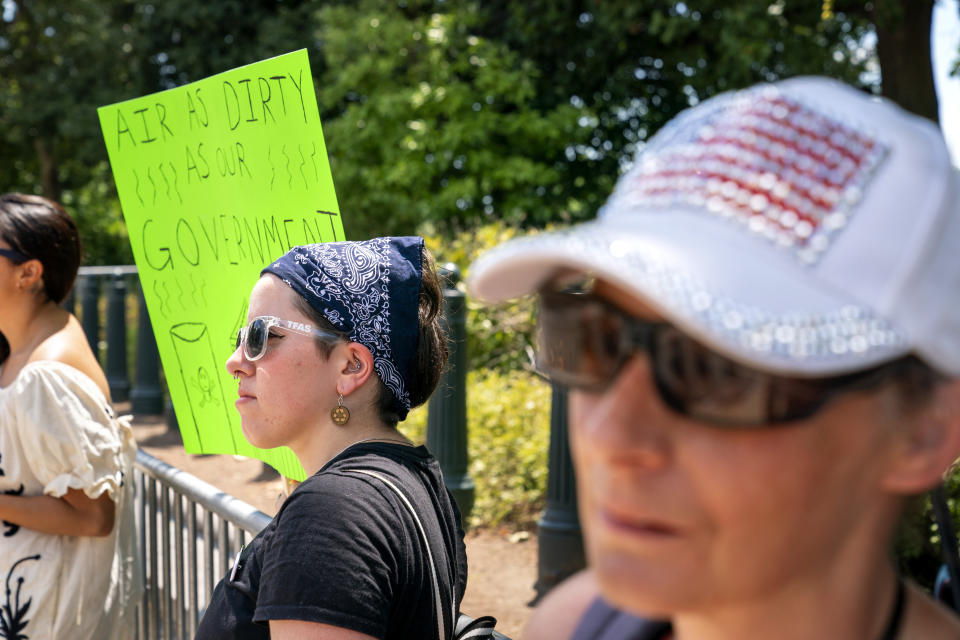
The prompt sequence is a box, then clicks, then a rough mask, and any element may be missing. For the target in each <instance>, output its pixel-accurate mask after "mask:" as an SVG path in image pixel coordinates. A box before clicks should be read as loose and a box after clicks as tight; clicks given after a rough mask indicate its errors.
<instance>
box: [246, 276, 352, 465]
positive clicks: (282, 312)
mask: <svg viewBox="0 0 960 640" xmlns="http://www.w3.org/2000/svg"><path fill="white" fill-rule="evenodd" d="M296 295H297V294H296V293H294V291H293V290H292V289H290V287H288V286H287V285H286V284H284V283H283V282H282V281H281V280H280V279H279V278H277V277H276V276H273V275H271V274H267V275H264V276H263V277H261V278H260V280H258V281H257V284H256V285H255V286H254V287H253V292H252V293H251V294H250V306H249V309H248V311H247V321H248V322H249V321H250V320H252V319H253V318H256V317H258V316H276V317H278V318H282V319H284V320H293V321H296V322H301V323H303V324H307V325H309V324H311V320H310V319H309V318H307V317H306V316H305V315H304V314H303V313H301V312H300V311H298V310H297V308H296V306H295V304H294V302H295V300H296V298H295V296H296ZM266 347H267V348H266V352H265V353H264V355H263V357H261V358H259V359H258V360H256V361H254V362H251V361H250V360H248V359H247V358H246V357H245V356H244V355H243V348H242V346H241V347H240V348H238V349H237V350H236V351H234V352H233V354H232V355H231V356H230V358H229V359H228V360H227V371H228V372H229V373H230V374H231V375H234V374H239V388H238V395H239V398H238V400H237V402H236V407H237V411H238V412H239V413H240V424H241V426H242V428H243V435H244V437H246V439H247V441H248V442H250V444H252V445H254V446H256V447H261V448H264V449H269V448H272V447H278V446H281V445H287V446H289V447H291V448H292V449H293V450H294V452H297V451H298V450H300V449H301V448H302V447H303V446H304V443H305V442H306V441H307V439H309V438H312V437H315V436H316V434H317V433H318V432H319V430H318V429H317V428H316V426H317V425H318V424H319V423H320V422H321V421H322V420H324V418H327V416H328V414H329V412H330V409H331V407H332V406H333V404H335V403H336V397H337V394H336V388H335V379H336V378H335V375H336V372H335V371H333V366H332V364H331V363H330V361H328V360H326V359H324V358H323V357H322V356H321V355H320V352H319V350H318V349H317V346H316V344H315V343H314V339H313V338H311V337H309V336H304V335H300V334H297V333H292V332H285V331H283V330H282V329H280V328H273V329H271V330H270V335H269V337H268V338H267V346H266Z"/></svg>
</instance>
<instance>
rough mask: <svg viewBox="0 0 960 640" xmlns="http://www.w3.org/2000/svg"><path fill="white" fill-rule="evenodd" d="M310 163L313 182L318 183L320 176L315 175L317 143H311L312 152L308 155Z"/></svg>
mask: <svg viewBox="0 0 960 640" xmlns="http://www.w3.org/2000/svg"><path fill="white" fill-rule="evenodd" d="M310 161H311V162H312V163H313V178H314V180H317V181H319V180H320V176H319V175H318V174H317V143H316V141H314V143H313V152H311V153H310Z"/></svg>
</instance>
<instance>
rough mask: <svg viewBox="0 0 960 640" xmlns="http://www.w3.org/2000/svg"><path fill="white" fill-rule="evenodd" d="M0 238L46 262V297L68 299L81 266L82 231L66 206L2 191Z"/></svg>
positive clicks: (21, 251) (44, 281)
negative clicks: (65, 209) (65, 208)
mask: <svg viewBox="0 0 960 640" xmlns="http://www.w3.org/2000/svg"><path fill="white" fill-rule="evenodd" d="M0 238H2V239H3V241H4V242H6V243H7V244H9V245H10V248H11V249H13V250H15V251H18V252H20V253H22V254H23V255H25V256H27V258H29V259H31V260H33V259H36V260H39V261H40V263H41V264H42V265H43V289H44V293H45V294H46V296H47V298H49V299H50V300H53V301H54V302H56V303H57V304H60V303H61V302H63V301H64V300H66V298H67V295H69V293H70V290H71V289H72V288H73V282H74V280H76V278H77V270H78V269H79V268H80V257H81V246H80V233H79V232H78V231H77V225H76V224H75V223H74V222H73V218H71V217H70V214H68V213H67V212H66V211H64V209H63V207H61V206H60V205H59V204H57V203H56V202H54V201H53V200H47V199H46V198H41V197H40V196H31V195H25V194H22V193H5V194H3V195H0Z"/></svg>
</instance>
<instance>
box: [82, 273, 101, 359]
mask: <svg viewBox="0 0 960 640" xmlns="http://www.w3.org/2000/svg"><path fill="white" fill-rule="evenodd" d="M99 305H100V280H99V279H98V278H97V277H96V276H95V275H92V274H91V275H87V276H84V277H83V279H82V280H81V282H80V310H81V312H82V314H83V315H82V316H81V318H80V320H81V325H82V326H83V333H84V335H86V336H87V342H88V343H90V348H91V349H93V355H95V356H97V358H98V359H99V358H100V309H99Z"/></svg>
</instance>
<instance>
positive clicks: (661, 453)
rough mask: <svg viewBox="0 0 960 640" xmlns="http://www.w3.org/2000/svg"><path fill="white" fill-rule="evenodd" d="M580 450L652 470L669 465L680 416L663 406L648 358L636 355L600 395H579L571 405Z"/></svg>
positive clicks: (573, 426) (576, 393) (574, 430)
mask: <svg viewBox="0 0 960 640" xmlns="http://www.w3.org/2000/svg"><path fill="white" fill-rule="evenodd" d="M570 417H571V429H572V431H573V434H574V443H575V446H576V447H577V448H580V449H582V450H584V451H589V452H590V453H591V454H592V455H597V456H601V457H603V458H604V459H606V460H608V461H610V462H620V463H624V464H630V465H631V466H637V465H640V466H642V467H644V468H648V469H651V470H652V469H659V468H662V467H663V466H665V465H667V464H668V463H669V461H670V458H671V455H672V437H673V435H674V433H675V428H674V427H675V426H676V425H674V424H673V423H674V422H675V421H676V416H674V415H673V413H672V412H671V411H670V410H669V409H668V408H667V407H666V405H664V403H663V401H662V400H661V399H660V396H659V394H658V392H657V389H656V382H655V380H654V378H653V373H652V371H651V366H650V361H649V359H648V357H647V356H646V354H637V355H635V356H634V357H633V358H631V360H630V361H629V362H628V363H627V364H626V365H625V366H624V368H623V370H622V371H621V372H620V374H619V375H618V376H617V378H616V380H614V382H613V383H611V385H610V386H609V387H608V388H607V389H606V390H605V391H603V392H601V393H591V394H587V393H583V392H575V393H573V394H571V401H570Z"/></svg>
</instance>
